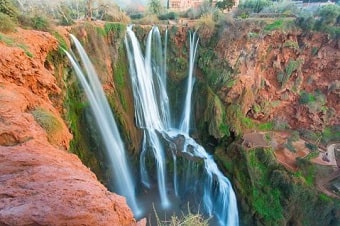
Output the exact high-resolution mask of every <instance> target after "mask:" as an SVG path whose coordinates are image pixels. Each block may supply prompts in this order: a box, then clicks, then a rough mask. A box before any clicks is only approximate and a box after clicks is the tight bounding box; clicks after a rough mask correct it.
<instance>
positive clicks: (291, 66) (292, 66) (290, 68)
mask: <svg viewBox="0 0 340 226" xmlns="http://www.w3.org/2000/svg"><path fill="white" fill-rule="evenodd" d="M299 66H300V62H299V61H298V60H289V61H288V65H287V66H286V68H285V72H286V77H287V78H286V81H283V82H287V81H288V79H289V78H290V76H291V75H292V73H293V72H294V71H296V70H297V69H298V68H299Z"/></svg>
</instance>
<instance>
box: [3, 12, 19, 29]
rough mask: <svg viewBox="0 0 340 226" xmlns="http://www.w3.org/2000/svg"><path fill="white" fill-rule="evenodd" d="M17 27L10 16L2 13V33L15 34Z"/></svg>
mask: <svg viewBox="0 0 340 226" xmlns="http://www.w3.org/2000/svg"><path fill="white" fill-rule="evenodd" d="M15 27H16V23H15V22H14V21H13V20H12V19H11V17H10V16H8V15H6V14H4V13H0V32H4V33H8V32H14V31H15V30H16V29H15Z"/></svg>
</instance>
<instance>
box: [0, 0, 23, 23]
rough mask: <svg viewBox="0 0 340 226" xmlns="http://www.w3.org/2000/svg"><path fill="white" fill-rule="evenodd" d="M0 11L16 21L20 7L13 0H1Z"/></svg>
mask: <svg viewBox="0 0 340 226" xmlns="http://www.w3.org/2000/svg"><path fill="white" fill-rule="evenodd" d="M0 13H3V14H5V15H8V16H9V17H10V18H11V19H12V20H13V21H16V20H17V17H18V15H19V12H18V9H17V8H16V7H15V5H14V1H12V0H0ZM0 21H1V20H0Z"/></svg>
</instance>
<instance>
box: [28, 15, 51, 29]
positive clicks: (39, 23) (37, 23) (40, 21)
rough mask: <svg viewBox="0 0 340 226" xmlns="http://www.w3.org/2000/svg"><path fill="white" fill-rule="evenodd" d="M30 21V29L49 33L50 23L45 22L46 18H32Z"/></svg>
mask: <svg viewBox="0 0 340 226" xmlns="http://www.w3.org/2000/svg"><path fill="white" fill-rule="evenodd" d="M31 21H32V27H33V28H34V29H37V30H40V31H49V29H50V23H49V21H48V20H47V18H45V17H43V16H34V17H32V19H31Z"/></svg>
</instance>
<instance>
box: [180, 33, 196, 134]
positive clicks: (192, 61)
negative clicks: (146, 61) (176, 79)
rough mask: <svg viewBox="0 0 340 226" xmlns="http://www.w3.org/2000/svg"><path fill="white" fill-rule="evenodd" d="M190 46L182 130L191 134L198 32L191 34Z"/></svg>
mask: <svg viewBox="0 0 340 226" xmlns="http://www.w3.org/2000/svg"><path fill="white" fill-rule="evenodd" d="M189 37H190V48H189V51H190V53H189V73H188V81H187V94H186V96H185V102H184V107H183V109H184V111H183V115H182V120H181V125H180V130H181V131H182V132H183V133H186V134H189V129H190V126H189V125H190V112H191V96H192V90H193V88H194V82H195V80H194V77H193V73H194V65H195V58H196V50H197V45H198V38H197V37H196V32H194V33H193V34H191V35H190V36H189Z"/></svg>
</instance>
